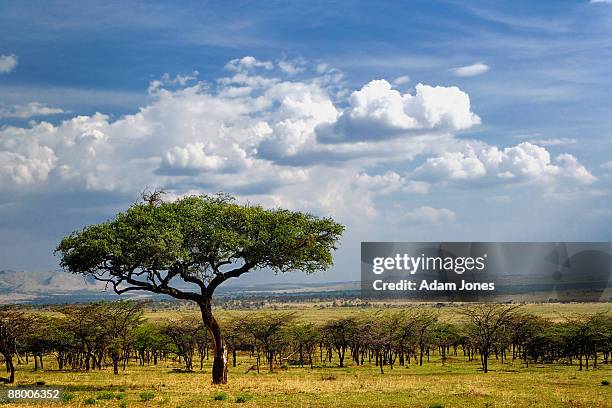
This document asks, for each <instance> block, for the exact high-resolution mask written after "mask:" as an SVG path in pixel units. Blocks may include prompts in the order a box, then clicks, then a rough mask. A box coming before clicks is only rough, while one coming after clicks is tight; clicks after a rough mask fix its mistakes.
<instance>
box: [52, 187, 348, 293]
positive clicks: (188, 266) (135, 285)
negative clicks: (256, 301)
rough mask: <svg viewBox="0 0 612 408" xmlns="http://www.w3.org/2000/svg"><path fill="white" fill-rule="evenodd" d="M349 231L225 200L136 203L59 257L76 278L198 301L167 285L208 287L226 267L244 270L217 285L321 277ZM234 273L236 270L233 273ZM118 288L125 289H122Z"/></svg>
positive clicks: (65, 243)
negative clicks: (268, 273) (269, 277)
mask: <svg viewBox="0 0 612 408" xmlns="http://www.w3.org/2000/svg"><path fill="white" fill-rule="evenodd" d="M343 231H344V227H343V226H342V225H340V224H338V223H336V222H334V221H333V220H332V219H330V218H319V217H315V216H313V215H310V214H306V213H301V212H293V211H288V210H284V209H272V210H269V209H264V208H263V207H261V206H252V205H240V204H237V203H235V202H234V200H233V198H232V197H229V196H225V195H218V196H199V197H186V198H183V199H180V200H177V201H174V202H162V203H157V204H151V203H139V204H134V205H133V206H132V207H130V208H129V209H128V210H127V211H125V212H121V213H119V214H118V215H117V216H116V217H115V218H114V219H113V220H110V221H107V222H104V223H101V224H96V225H91V226H89V227H86V228H84V229H82V230H81V231H77V232H74V233H72V234H71V235H69V236H68V237H66V238H64V239H63V240H62V241H61V242H60V244H59V245H58V247H57V249H56V252H58V253H59V254H60V255H61V262H60V263H61V265H62V267H64V268H65V269H68V270H69V271H71V272H73V273H80V274H85V275H92V276H94V277H97V278H99V279H109V278H110V279H111V281H112V283H113V284H120V283H122V284H129V285H131V286H130V289H129V290H149V291H153V292H156V293H165V294H168V295H170V296H174V297H179V298H184V299H192V300H197V299H195V298H194V296H195V295H193V294H184V292H181V291H179V290H178V289H176V288H172V287H168V286H167V285H166V284H163V280H164V279H165V278H167V277H168V276H170V278H169V279H168V280H167V281H166V282H169V281H170V279H172V278H174V277H175V276H177V277H180V278H181V279H183V280H186V281H189V282H192V283H198V284H207V283H210V282H211V281H212V279H213V278H214V277H215V276H217V275H219V273H220V272H219V271H220V268H221V267H223V266H227V265H237V264H240V265H242V266H241V267H239V268H236V269H234V270H232V271H233V272H232V273H231V274H229V275H228V273H225V276H224V278H223V279H220V280H218V281H217V282H216V283H215V285H213V287H212V288H211V291H212V290H214V287H216V284H218V283H220V282H221V281H223V280H225V279H227V278H229V277H236V276H239V275H240V274H242V273H245V272H248V271H250V270H253V269H261V268H269V269H272V270H274V271H276V272H287V271H292V270H302V271H304V272H305V273H313V272H316V271H320V270H325V269H327V268H329V267H330V266H331V264H332V250H334V249H336V243H337V241H338V239H339V238H340V236H341V234H342V232H343ZM228 272H229V271H228ZM116 289H117V288H116Z"/></svg>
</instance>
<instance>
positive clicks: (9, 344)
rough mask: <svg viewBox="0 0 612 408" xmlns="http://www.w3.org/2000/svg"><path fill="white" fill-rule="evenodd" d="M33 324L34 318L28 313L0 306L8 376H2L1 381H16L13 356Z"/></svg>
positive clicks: (0, 331)
mask: <svg viewBox="0 0 612 408" xmlns="http://www.w3.org/2000/svg"><path fill="white" fill-rule="evenodd" d="M31 325H32V318H31V317H28V316H27V315H26V313H24V312H21V311H18V310H15V309H13V308H11V307H9V306H0V354H2V357H3V358H4V363H5V364H6V371H7V372H8V374H9V377H8V378H2V377H0V382H3V383H9V384H12V383H14V382H15V366H14V364H13V356H14V355H15V354H16V353H17V349H18V347H19V343H20V342H21V341H22V340H23V339H24V337H25V336H26V335H27V333H28V330H29V329H30V327H31Z"/></svg>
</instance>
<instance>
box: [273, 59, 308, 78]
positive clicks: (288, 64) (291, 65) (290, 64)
mask: <svg viewBox="0 0 612 408" xmlns="http://www.w3.org/2000/svg"><path fill="white" fill-rule="evenodd" d="M304 64H305V61H304V60H303V59H295V60H291V61H288V60H281V61H279V62H278V67H279V68H280V69H281V70H282V71H283V72H285V73H287V74H289V75H295V74H299V73H300V72H304V70H305V68H304V67H303V65H304Z"/></svg>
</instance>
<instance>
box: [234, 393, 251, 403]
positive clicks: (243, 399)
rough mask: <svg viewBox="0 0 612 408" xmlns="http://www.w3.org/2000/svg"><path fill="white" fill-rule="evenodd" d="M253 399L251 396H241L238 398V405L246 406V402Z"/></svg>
mask: <svg viewBox="0 0 612 408" xmlns="http://www.w3.org/2000/svg"><path fill="white" fill-rule="evenodd" d="M252 398H253V397H251V396H250V395H249V394H240V395H239V396H237V397H236V403H237V404H244V403H245V402H248V401H250V400H251V399H252Z"/></svg>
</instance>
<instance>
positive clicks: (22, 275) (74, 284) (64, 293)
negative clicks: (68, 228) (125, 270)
mask: <svg viewBox="0 0 612 408" xmlns="http://www.w3.org/2000/svg"><path fill="white" fill-rule="evenodd" d="M88 294H90V295H91V296H92V297H99V296H100V295H103V294H104V284H103V283H102V282H98V281H96V280H94V279H92V278H85V277H83V276H78V275H73V274H71V273H67V272H62V271H43V272H38V271H37V272H30V271H13V270H0V303H14V302H28V301H34V300H36V299H39V298H49V297H63V298H65V299H66V301H72V299H71V298H72V297H73V296H74V297H76V298H80V297H83V296H85V295H88ZM107 295H112V294H111V293H108V292H107Z"/></svg>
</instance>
